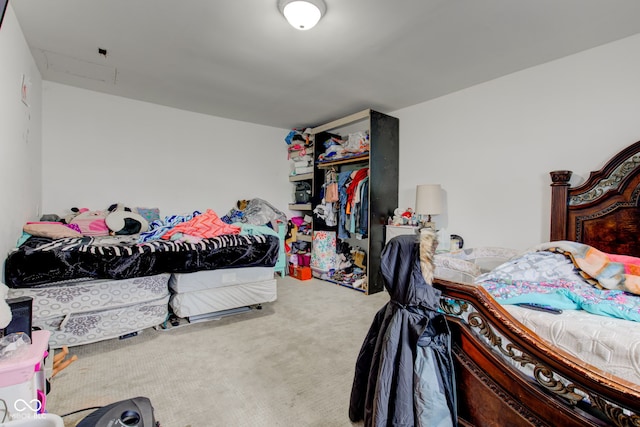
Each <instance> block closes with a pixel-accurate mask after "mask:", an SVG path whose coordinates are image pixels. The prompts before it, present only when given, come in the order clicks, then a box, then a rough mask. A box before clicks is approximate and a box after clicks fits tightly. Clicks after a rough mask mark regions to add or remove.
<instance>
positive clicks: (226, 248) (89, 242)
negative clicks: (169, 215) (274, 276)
mask: <svg viewBox="0 0 640 427" xmlns="http://www.w3.org/2000/svg"><path fill="white" fill-rule="evenodd" d="M129 237H130V236H117V237H79V238H65V239H56V240H52V239H48V238H44V237H30V238H29V239H28V240H27V241H26V242H25V243H24V244H23V245H21V246H20V248H18V249H16V250H15V251H13V252H11V253H10V254H9V256H8V257H7V259H6V262H5V282H6V284H7V286H9V287H11V288H27V287H34V286H37V285H42V284H46V283H52V282H59V281H65V280H73V279H80V278H84V279H126V278H130V277H139V276H150V275H155V274H160V273H191V272H194V271H200V270H214V269H219V268H236V267H251V266H260V267H272V266H274V265H275V264H276V261H277V260H278V250H279V244H280V243H279V239H278V237H276V236H272V235H222V236H218V237H214V238H209V239H202V240H201V241H200V242H198V243H187V242H175V241H167V240H154V241H151V242H146V243H137V242H136V241H134V240H131V239H130V238H129Z"/></svg>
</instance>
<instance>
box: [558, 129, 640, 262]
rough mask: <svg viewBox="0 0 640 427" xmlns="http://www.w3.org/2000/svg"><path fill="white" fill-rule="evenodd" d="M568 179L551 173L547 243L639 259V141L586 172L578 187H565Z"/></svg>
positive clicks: (568, 175)
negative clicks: (575, 245) (572, 244)
mask: <svg viewBox="0 0 640 427" xmlns="http://www.w3.org/2000/svg"><path fill="white" fill-rule="evenodd" d="M571 173H572V172H571V171H553V172H551V180H552V184H551V187H552V191H551V235H550V240H552V241H553V240H571V241H576V242H582V243H586V244H588V245H590V246H593V247H596V248H598V249H600V250H601V251H604V252H608V253H617V254H624V255H633V256H636V257H640V205H639V201H640V141H638V142H636V143H635V144H632V145H630V146H629V147H627V148H625V149H624V150H622V151H620V152H619V153H618V154H616V155H615V156H614V157H613V158H612V159H611V160H609V161H608V162H607V164H605V166H604V167H603V168H602V169H600V170H599V171H597V172H591V174H590V175H589V178H588V179H587V181H586V182H584V183H583V184H582V185H580V186H577V187H573V188H570V187H569V180H570V178H571Z"/></svg>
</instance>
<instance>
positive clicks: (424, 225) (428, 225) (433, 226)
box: [420, 221, 436, 230]
mask: <svg viewBox="0 0 640 427" xmlns="http://www.w3.org/2000/svg"><path fill="white" fill-rule="evenodd" d="M420 227H421V228H431V229H433V230H435V229H436V223H435V222H432V221H420Z"/></svg>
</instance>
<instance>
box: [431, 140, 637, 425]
mask: <svg viewBox="0 0 640 427" xmlns="http://www.w3.org/2000/svg"><path fill="white" fill-rule="evenodd" d="M570 177H571V172H570V171H553V172H551V181H552V182H551V231H550V239H549V242H548V243H547V246H548V247H552V246H554V245H555V243H556V242H577V245H579V244H584V245H588V246H590V247H594V248H597V249H599V250H600V251H603V252H605V253H607V254H625V255H630V256H634V257H640V239H639V238H638V236H639V235H640V233H639V232H638V231H639V230H638V229H639V227H640V209H639V197H640V142H637V143H635V144H632V145H631V146H629V147H627V148H625V149H624V150H622V151H620V152H619V153H618V154H616V155H615V156H614V157H613V158H611V159H610V160H609V161H608V162H607V163H606V164H605V166H604V167H603V168H602V169H601V170H599V171H596V172H592V173H591V174H590V176H589V178H588V179H587V180H586V182H584V183H583V184H581V185H579V186H576V187H571V186H570V184H569V180H570ZM547 246H544V245H543V248H545V247H547ZM502 255H505V254H502ZM511 256H514V255H513V254H510V255H508V256H506V258H509V257H511ZM515 256H516V257H519V256H521V254H520V255H515ZM511 259H513V258H511ZM494 261H497V260H494ZM455 264H456V263H455V262H454V263H452V265H446V266H444V267H445V268H444V269H445V270H448V271H449V272H452V271H456V270H457V273H456V274H442V272H440V273H441V274H438V272H437V271H436V276H437V277H436V279H435V280H434V286H436V287H437V288H438V289H440V290H441V291H442V293H443V294H442V298H441V301H440V306H441V309H442V310H443V311H444V312H445V313H446V314H447V319H448V323H449V326H450V327H451V330H452V337H453V345H452V348H453V353H454V361H455V365H456V379H457V396H458V415H459V424H460V425H462V426H470V425H474V426H497V425H500V426H507V425H508V426H606V425H614V426H640V410H639V408H640V380H639V378H640V377H639V376H638V375H639V373H640V332H639V331H640V322H637V321H630V320H624V319H611V318H608V317H603V316H600V315H595V314H591V313H588V312H586V311H583V310H563V313H562V314H561V315H558V314H551V313H545V312H541V311H533V310H530V309H528V308H524V307H520V306H516V305H503V304H500V303H498V302H497V300H496V298H494V296H492V294H491V293H490V292H489V291H488V290H487V288H486V287H485V286H480V285H478V283H477V282H476V281H477V279H478V277H480V276H478V273H481V274H489V275H491V274H492V273H493V272H494V271H495V270H493V269H492V268H493V267H494V266H495V263H494V264H493V265H492V266H491V267H490V268H489V271H487V269H484V271H480V270H482V269H481V268H480V267H479V266H475V267H474V268H476V271H473V269H469V268H467V270H466V271H462V269H456V268H455V267H456V266H455ZM461 264H464V263H461ZM472 264H473V263H472ZM441 267H443V265H442V263H441ZM485 267H486V266H485ZM438 276H439V277H438ZM592 324H594V325H596V326H595V327H596V328H597V327H598V324H599V327H600V329H599V332H596V333H594V334H593V336H592V339H590V340H588V341H581V342H579V343H578V345H577V346H574V345H570V344H569V342H568V341H569V340H568V338H567V337H568V334H567V330H568V329H567V328H569V327H575V326H576V325H577V326H578V328H577V329H579V330H580V329H583V330H586V329H588V328H589V327H590V325H592ZM593 338H595V339H593ZM581 346H582V348H580V347H581ZM615 347H619V348H618V349H617V350H616V349H615ZM620 352H622V353H623V354H622V356H620ZM618 357H621V358H622V359H625V362H622V361H620V360H619V359H618ZM598 359H600V360H598Z"/></svg>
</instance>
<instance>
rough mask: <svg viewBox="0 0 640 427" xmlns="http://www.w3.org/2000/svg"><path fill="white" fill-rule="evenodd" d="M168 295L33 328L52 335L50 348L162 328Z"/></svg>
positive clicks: (49, 320)
mask: <svg viewBox="0 0 640 427" xmlns="http://www.w3.org/2000/svg"><path fill="white" fill-rule="evenodd" d="M168 302H169V295H163V296H160V297H156V298H155V299H153V300H151V301H143V302H139V303H135V304H128V305H124V306H117V307H111V308H107V309H103V310H95V311H88V312H84V313H76V314H67V315H59V316H53V317H50V318H46V319H38V320H35V319H34V322H33V325H34V326H37V327H40V328H42V329H45V330H48V331H50V332H51V338H50V339H49V344H50V346H51V348H60V347H62V346H69V347H71V346H75V345H82V344H89V343H92V342H96V341H101V340H106V339H111V338H116V337H120V336H123V335H127V334H131V333H133V332H139V331H141V330H143V329H147V328H150V327H153V326H156V325H160V324H162V323H163V322H164V321H165V320H166V319H167V317H168V315H169V305H168Z"/></svg>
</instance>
